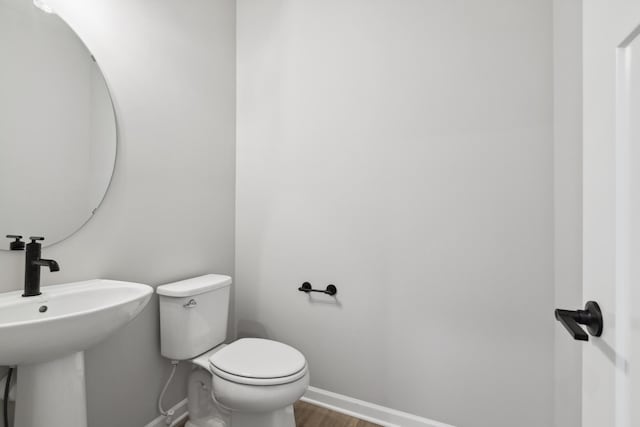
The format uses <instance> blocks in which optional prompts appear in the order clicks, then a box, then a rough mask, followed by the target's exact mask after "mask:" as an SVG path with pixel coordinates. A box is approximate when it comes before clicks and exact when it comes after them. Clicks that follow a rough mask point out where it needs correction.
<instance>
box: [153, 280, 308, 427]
mask: <svg viewBox="0 0 640 427" xmlns="http://www.w3.org/2000/svg"><path fill="white" fill-rule="evenodd" d="M230 286H231V278H230V277H228V276H221V275H215V274H210V275H206V276H201V277H197V278H194V279H189V280H184V281H181V282H175V283H170V284H167V285H162V286H159V287H158V288H157V293H158V294H159V295H160V329H161V351H162V355H163V356H164V357H166V358H168V359H170V360H188V361H190V362H191V363H192V372H191V374H190V375H189V379H188V395H187V400H188V403H187V406H188V411H189V421H188V422H187V427H295V420H294V414H293V403H294V402H295V401H297V400H298V399H299V398H300V397H302V395H303V394H304V392H305V391H306V389H307V387H308V386H309V370H308V367H307V362H306V359H305V357H304V355H303V354H302V353H300V352H299V351H298V350H296V349H295V348H293V347H291V346H289V345H286V344H283V343H280V342H277V341H273V340H267V339H261V338H242V339H239V340H237V341H235V342H232V343H231V344H228V345H225V344H222V342H224V340H225V339H226V330H227V315H228V303H229V287H230Z"/></svg>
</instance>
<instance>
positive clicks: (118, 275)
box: [0, 0, 235, 427]
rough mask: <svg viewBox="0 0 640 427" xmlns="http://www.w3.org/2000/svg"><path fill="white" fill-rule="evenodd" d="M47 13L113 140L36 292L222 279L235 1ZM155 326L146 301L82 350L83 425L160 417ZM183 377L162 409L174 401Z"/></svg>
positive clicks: (130, 2) (139, 3) (18, 272)
mask: <svg viewBox="0 0 640 427" xmlns="http://www.w3.org/2000/svg"><path fill="white" fill-rule="evenodd" d="M51 4H52V5H53V6H54V7H55V8H56V10H57V11H58V12H59V14H60V15H61V16H62V17H64V18H65V19H66V20H67V21H68V22H69V23H70V24H71V25H72V26H73V27H74V28H75V29H76V30H77V32H78V34H79V35H80V36H81V38H82V39H83V40H84V41H85V43H86V44H87V46H88V47H89V48H90V49H91V50H92V51H93V53H94V54H95V56H96V58H97V60H98V62H99V63H100V65H101V67H102V69H103V71H104V74H105V76H106V78H107V81H108V83H109V85H110V87H111V90H112V92H113V96H114V100H115V103H116V110H117V115H118V120H119V134H120V135H119V136H120V142H119V147H118V149H119V151H118V159H117V164H116V171H115V176H114V180H113V184H112V187H111V189H110V191H109V192H108V194H107V197H106V199H105V202H104V204H103V205H102V207H101V208H100V210H99V211H98V212H97V214H96V216H95V218H94V219H93V220H92V221H90V222H89V223H88V224H87V226H86V227H85V228H84V229H82V230H81V231H80V232H79V233H77V234H76V235H74V236H73V237H72V238H70V239H69V240H67V241H65V242H63V243H60V244H58V245H55V246H53V247H50V248H47V249H45V252H44V254H45V255H46V256H47V257H51V258H54V259H56V260H58V261H59V263H60V266H61V269H62V270H61V271H60V272H59V273H54V274H50V273H47V272H43V284H54V283H64V282H68V281H75V280H83V279H88V278H96V277H101V278H112V279H120V280H131V281H137V282H142V283H148V284H151V285H157V284H161V283H165V282H169V281H173V280H176V279H182V278H186V277H189V276H194V275H199V274H204V273H208V272H216V273H226V274H232V273H233V268H234V265H233V257H234V239H233V234H234V168H235V160H234V157H235V148H234V139H235V136H234V132H235V128H234V123H235V118H234V115H235V106H234V105H235V84H234V81H235V70H234V67H235V59H234V58H235V28H234V27H235V3H234V2H233V1H232V0H215V1H206V0H156V1H151V0H87V1H82V2H78V1H74V0H57V1H55V2H54V1H52V2H51ZM17 190H19V188H17ZM42 214H43V215H46V207H43V209H42ZM23 256H24V254H22V253H7V252H0V271H2V280H1V281H0V291H8V290H12V289H18V288H20V287H21V285H22V280H23V279H22V277H23V268H24V266H23V263H24V260H23ZM158 325H159V323H158V310H157V299H156V298H154V299H153V300H152V301H151V302H150V303H149V306H148V307H147V308H146V309H145V310H144V312H143V313H142V314H141V315H140V316H139V317H138V318H137V319H136V320H134V321H133V322H132V323H131V324H130V325H128V326H127V327H126V328H125V329H123V330H121V331H120V332H118V333H117V334H115V335H114V336H112V337H111V338H109V339H108V340H106V341H105V342H103V343H102V344H100V345H98V346H96V347H95V348H93V349H92V350H90V351H88V352H87V355H86V356H87V386H88V400H89V403H88V405H89V425H91V427H113V426H119V427H140V426H141V425H144V424H145V423H147V422H149V421H151V420H152V419H153V418H154V417H156V416H157V413H156V399H157V396H158V393H159V391H160V389H161V386H162V384H163V383H164V381H165V379H166V376H167V374H168V372H169V365H168V362H166V361H165V360H163V359H162V358H161V356H160V350H159V330H158V328H159V326H158ZM186 368H187V367H186V366H185V367H183V369H181V371H180V375H179V376H178V378H177V380H176V383H175V385H174V387H173V388H172V391H171V392H170V393H169V394H168V395H167V399H166V401H167V404H173V403H175V402H176V401H177V400H179V399H182V398H183V397H184V395H185V393H186V392H185V388H184V380H185V373H186Z"/></svg>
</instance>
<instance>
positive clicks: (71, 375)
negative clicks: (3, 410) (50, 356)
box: [14, 351, 87, 427]
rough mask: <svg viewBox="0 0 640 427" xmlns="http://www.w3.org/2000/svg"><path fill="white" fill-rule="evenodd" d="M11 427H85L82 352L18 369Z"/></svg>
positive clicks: (85, 399)
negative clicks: (13, 419) (12, 424)
mask: <svg viewBox="0 0 640 427" xmlns="http://www.w3.org/2000/svg"><path fill="white" fill-rule="evenodd" d="M17 375H18V377H17V378H18V382H17V390H16V391H17V393H16V415H15V423H14V426H15V427H44V426H46V427H87V395H86V388H85V376H84V352H82V351H80V352H78V353H73V354H71V355H68V356H64V357H61V358H59V359H55V360H51V361H49V362H43V363H36V364H32V365H19V366H18V374H17Z"/></svg>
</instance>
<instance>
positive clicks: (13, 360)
mask: <svg viewBox="0 0 640 427" xmlns="http://www.w3.org/2000/svg"><path fill="white" fill-rule="evenodd" d="M41 291H42V295H39V296H36V297H28V298H24V297H22V296H21V295H22V291H16V292H7V293H4V294H0V343H2V344H1V345H0V366H18V383H17V394H16V416H15V423H14V427H87V409H86V392H85V377H84V350H86V349H88V348H89V347H91V346H93V345H95V344H97V343H98V342H100V341H102V340H103V339H105V338H106V337H107V336H108V335H110V334H111V333H112V332H114V331H116V330H117V329H119V328H120V327H122V326H124V325H125V324H127V323H128V322H129V321H131V320H132V319H133V318H134V317H136V316H137V315H138V314H139V313H140V312H141V311H142V309H143V308H144V307H145V306H146V305H147V303H148V302H149V300H150V299H151V295H152V293H153V289H152V288H151V287H150V286H147V285H141V284H138V283H128V282H118V281H114V280H88V281H85V282H77V283H69V284H65V285H56V286H45V287H43V288H42V289H41Z"/></svg>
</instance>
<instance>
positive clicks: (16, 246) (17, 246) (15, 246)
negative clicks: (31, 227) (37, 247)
mask: <svg viewBox="0 0 640 427" xmlns="http://www.w3.org/2000/svg"><path fill="white" fill-rule="evenodd" d="M7 238H8V239H16V240H15V241H13V242H11V243H9V249H11V250H12V251H23V250H24V245H25V243H24V242H23V241H22V240H20V239H22V236H18V235H17V234H7Z"/></svg>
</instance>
